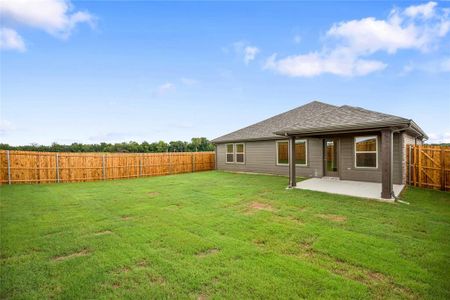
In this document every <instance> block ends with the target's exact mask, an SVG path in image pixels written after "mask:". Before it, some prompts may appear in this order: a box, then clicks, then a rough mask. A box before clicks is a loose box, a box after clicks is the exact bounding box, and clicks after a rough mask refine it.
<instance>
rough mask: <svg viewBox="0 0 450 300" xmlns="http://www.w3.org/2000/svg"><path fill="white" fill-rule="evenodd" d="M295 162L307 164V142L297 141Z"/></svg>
mask: <svg viewBox="0 0 450 300" xmlns="http://www.w3.org/2000/svg"><path fill="white" fill-rule="evenodd" d="M295 163H296V164H298V165H305V164H306V143H305V142H304V141H302V142H296V143H295Z"/></svg>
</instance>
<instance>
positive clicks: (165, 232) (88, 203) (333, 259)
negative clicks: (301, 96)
mask: <svg viewBox="0 0 450 300" xmlns="http://www.w3.org/2000/svg"><path fill="white" fill-rule="evenodd" d="M286 185H287V178H284V177H276V176H262V175H247V174H231V173H223V172H217V171H212V172H202V173H195V174H183V175H174V176H165V177H154V178H141V179H130V180H117V181H106V182H90V183H69V184H48V185H12V186H2V187H0V193H1V194H0V196H1V223H0V224H1V257H0V258H1V287H0V289H1V293H0V298H39V299H42V298H62V299H69V298H105V299H111V298H133V299H135V298H147V299H148V298H192V299H210V298H233V299H243V298H281V299H286V298H298V297H302V298H318V297H320V298H336V297H339V298H433V299H437V298H441V299H445V298H446V299H449V298H450V193H444V192H439V191H431V190H424V189H413V188H411V189H409V190H407V191H406V192H405V193H404V194H403V199H404V200H406V201H408V202H410V203H411V204H410V205H406V204H389V203H382V202H377V201H368V200H361V199H358V198H351V197H346V196H338V195H329V194H324V193H318V192H309V191H301V190H286V189H285V187H286Z"/></svg>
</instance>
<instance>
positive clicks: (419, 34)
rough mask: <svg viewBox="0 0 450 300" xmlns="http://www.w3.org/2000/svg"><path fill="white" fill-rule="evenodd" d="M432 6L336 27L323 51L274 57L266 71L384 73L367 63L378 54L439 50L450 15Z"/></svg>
mask: <svg viewBox="0 0 450 300" xmlns="http://www.w3.org/2000/svg"><path fill="white" fill-rule="evenodd" d="M436 6H437V4H436V3H434V2H430V3H427V4H424V5H418V6H410V7H408V8H406V9H405V10H403V11H401V10H400V11H399V10H396V9H394V10H392V11H391V13H390V15H389V16H388V17H387V19H384V20H378V19H375V18H373V17H368V18H363V19H359V20H350V21H345V22H340V23H338V24H334V25H333V26H331V28H330V29H329V30H328V31H327V33H326V44H325V45H324V46H323V48H322V50H321V51H313V52H309V53H305V54H300V55H293V56H288V57H285V58H281V59H279V60H276V57H274V56H271V57H270V58H269V59H268V60H267V62H266V64H265V68H266V69H272V70H274V71H276V72H278V73H280V74H284V75H288V76H306V77H311V76H318V75H320V74H323V73H330V74H335V75H341V76H362V75H367V74H369V73H372V72H375V71H380V70H383V69H385V68H386V67H387V64H385V63H384V62H381V61H377V60H371V59H367V57H368V56H370V55H372V54H374V53H377V52H386V53H388V54H395V53H396V52H397V51H398V50H401V49H417V50H420V51H422V52H425V51H430V50H431V49H433V48H436V47H437V45H438V43H439V41H440V40H441V39H442V38H443V37H444V36H446V35H447V33H448V32H449V30H450V18H449V11H448V10H446V9H440V10H439V9H438V8H437V7H436Z"/></svg>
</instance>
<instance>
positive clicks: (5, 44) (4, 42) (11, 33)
mask: <svg viewBox="0 0 450 300" xmlns="http://www.w3.org/2000/svg"><path fill="white" fill-rule="evenodd" d="M0 49H5V50H17V51H19V52H25V50H26V46H25V42H24V41H23V39H22V37H21V36H20V35H19V34H18V33H17V31H15V30H13V29H10V28H0Z"/></svg>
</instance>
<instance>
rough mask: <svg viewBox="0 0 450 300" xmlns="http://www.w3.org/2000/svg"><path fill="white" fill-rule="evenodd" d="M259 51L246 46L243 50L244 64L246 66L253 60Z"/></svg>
mask: <svg viewBox="0 0 450 300" xmlns="http://www.w3.org/2000/svg"><path fill="white" fill-rule="evenodd" d="M258 52H259V49H258V48H256V47H251V46H247V47H245V49H244V62H245V63H246V64H248V63H249V62H251V61H252V60H254V59H255V57H256V55H257V54H258Z"/></svg>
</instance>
